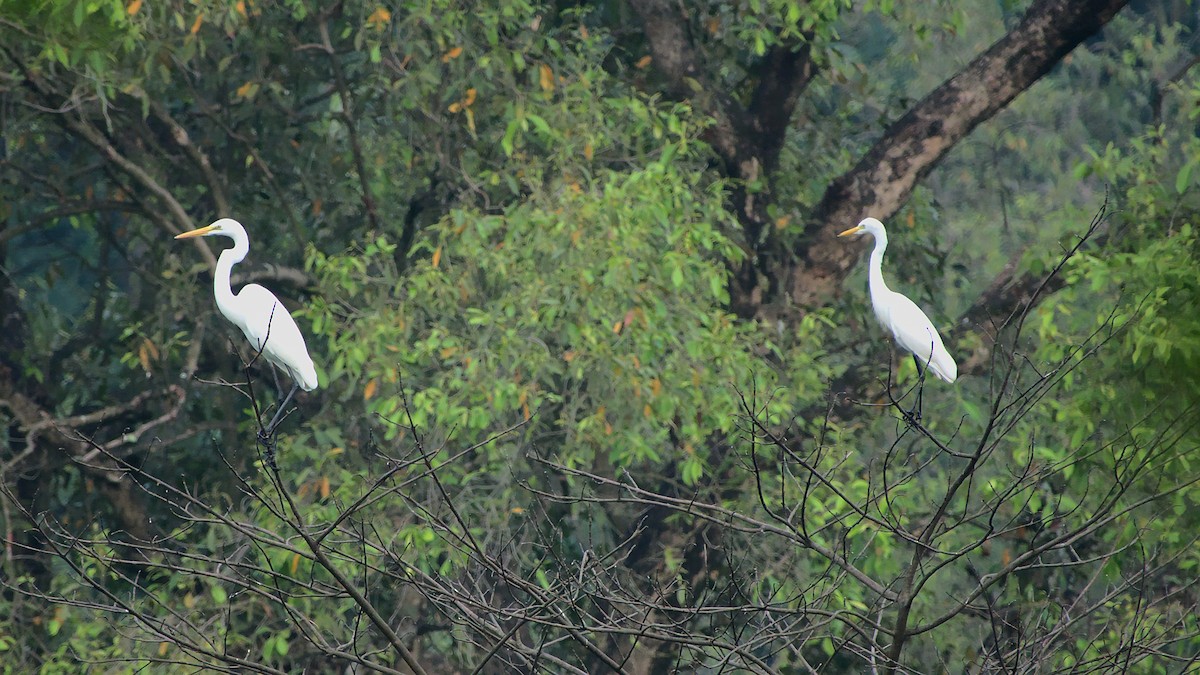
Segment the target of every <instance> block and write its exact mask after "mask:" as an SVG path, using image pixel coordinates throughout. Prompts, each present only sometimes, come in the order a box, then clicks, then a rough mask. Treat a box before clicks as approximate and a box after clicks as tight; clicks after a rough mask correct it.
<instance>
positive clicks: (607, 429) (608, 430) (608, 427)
mask: <svg viewBox="0 0 1200 675" xmlns="http://www.w3.org/2000/svg"><path fill="white" fill-rule="evenodd" d="M612 432H613V428H612V425H611V424H609V423H608V422H605V423H604V433H605V434H606V435H608V436H612Z"/></svg>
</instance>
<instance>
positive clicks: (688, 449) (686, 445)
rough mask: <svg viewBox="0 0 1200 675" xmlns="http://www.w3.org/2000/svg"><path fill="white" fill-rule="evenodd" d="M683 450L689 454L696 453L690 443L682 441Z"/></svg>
mask: <svg viewBox="0 0 1200 675" xmlns="http://www.w3.org/2000/svg"><path fill="white" fill-rule="evenodd" d="M683 451H684V452H685V453H686V454H689V455H694V454H696V449H695V448H693V447H692V444H691V443H684V444H683Z"/></svg>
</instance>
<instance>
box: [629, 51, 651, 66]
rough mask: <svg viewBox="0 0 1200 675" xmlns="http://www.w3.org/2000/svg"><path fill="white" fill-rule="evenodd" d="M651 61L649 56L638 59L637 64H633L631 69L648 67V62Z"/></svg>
mask: <svg viewBox="0 0 1200 675" xmlns="http://www.w3.org/2000/svg"><path fill="white" fill-rule="evenodd" d="M653 60H654V59H652V58H650V55H649V54H647V55H646V56H643V57H642V58H640V59H638V60H637V63H635V64H633V67H634V68H645V67H646V66H648V65H650V62H651V61H653Z"/></svg>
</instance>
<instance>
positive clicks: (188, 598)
mask: <svg viewBox="0 0 1200 675" xmlns="http://www.w3.org/2000/svg"><path fill="white" fill-rule="evenodd" d="M183 606H184V607H187V608H188V609H191V608H193V607H195V606H196V596H194V595H192V594H191V593H188V594H186V595H184V596H183Z"/></svg>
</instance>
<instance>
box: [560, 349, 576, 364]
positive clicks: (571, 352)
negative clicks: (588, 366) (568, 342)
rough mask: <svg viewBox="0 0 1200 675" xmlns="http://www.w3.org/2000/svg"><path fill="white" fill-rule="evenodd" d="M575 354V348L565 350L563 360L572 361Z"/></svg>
mask: <svg viewBox="0 0 1200 675" xmlns="http://www.w3.org/2000/svg"><path fill="white" fill-rule="evenodd" d="M575 356H576V354H575V350H573V349H568V350H567V351H565V352H563V361H566V362H567V363H570V362H572V361H574V360H575Z"/></svg>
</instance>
